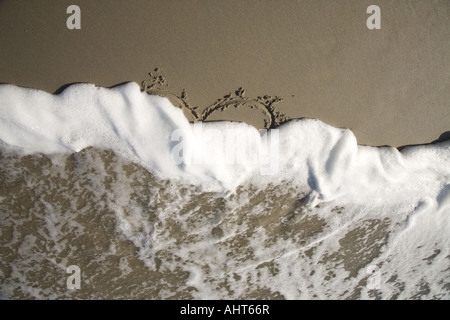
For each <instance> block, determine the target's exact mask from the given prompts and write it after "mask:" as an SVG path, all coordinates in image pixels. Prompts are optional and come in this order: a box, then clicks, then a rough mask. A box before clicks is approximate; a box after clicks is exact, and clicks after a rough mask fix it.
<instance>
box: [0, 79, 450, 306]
mask: <svg viewBox="0 0 450 320" xmlns="http://www.w3.org/2000/svg"><path fill="white" fill-rule="evenodd" d="M0 143H1V149H0V150H1V152H0V175H1V187H0V295H1V296H2V298H5V299H18V298H25V299H32V298H38V299H74V298H76V299H448V298H449V296H450V294H449V293H450V281H449V280H450V253H449V248H450V237H449V235H450V219H449V216H450V187H449V186H450V142H449V141H447V142H441V143H437V144H432V145H423V146H413V147H406V148H404V149H402V150H401V151H399V150H397V149H395V148H390V147H369V146H361V145H358V144H357V141H356V138H355V136H354V135H353V133H352V132H351V131H350V130H347V129H338V128H334V127H331V126H328V125H326V124H324V123H322V122H320V121H319V120H312V119H301V120H292V121H289V122H287V123H285V124H283V125H281V126H279V127H278V128H276V129H270V130H268V131H264V132H262V131H261V132H260V131H258V130H257V129H255V128H254V127H252V126H249V125H247V124H245V123H237V122H226V121H223V122H214V123H189V122H188V120H187V119H186V117H185V116H184V114H183V112H182V110H180V109H179V108H176V107H174V106H173V105H172V104H171V103H170V102H169V100H168V99H166V98H163V97H159V96H152V95H148V94H146V93H144V92H141V91H140V88H139V86H138V85H137V84H136V83H127V84H124V85H120V86H118V87H114V88H109V89H107V88H101V87H96V86H94V85H91V84H77V85H72V86H70V87H68V88H66V89H65V90H64V91H63V92H62V93H61V94H58V95H52V94H48V93H45V92H42V91H38V90H34V89H25V88H19V87H17V86H14V85H1V86H0ZM242 150H243V151H242ZM241 151H242V152H241ZM230 155H231V156H230ZM176 158H178V159H176ZM176 160H179V161H176ZM71 265H75V266H78V267H79V270H81V276H80V289H78V290H77V289H68V286H67V279H68V277H69V276H70V274H68V273H67V268H68V267H69V266H71Z"/></svg>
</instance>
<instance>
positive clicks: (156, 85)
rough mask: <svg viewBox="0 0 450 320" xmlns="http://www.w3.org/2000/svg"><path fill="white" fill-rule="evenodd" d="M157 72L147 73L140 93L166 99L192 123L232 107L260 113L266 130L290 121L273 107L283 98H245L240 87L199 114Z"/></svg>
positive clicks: (183, 95) (183, 93) (157, 70)
mask: <svg viewBox="0 0 450 320" xmlns="http://www.w3.org/2000/svg"><path fill="white" fill-rule="evenodd" d="M159 72H160V70H159V68H155V69H154V72H149V76H150V78H149V79H147V80H144V81H142V84H141V87H142V91H144V92H146V93H148V94H152V95H153V94H154V95H159V96H163V97H166V98H168V99H169V100H170V101H171V102H172V103H173V104H174V105H175V106H177V107H179V108H181V109H183V110H186V111H187V112H189V113H190V114H191V115H192V117H193V119H194V121H206V120H207V119H208V118H209V117H210V116H211V115H212V114H214V113H216V112H223V111H225V110H227V109H228V108H232V107H234V108H235V109H238V108H250V109H254V110H257V111H260V112H262V113H263V115H264V128H266V129H269V128H275V127H277V126H279V125H280V124H282V123H284V122H286V121H288V120H290V118H289V117H288V116H286V115H285V114H282V113H280V112H279V111H278V110H277V108H276V107H275V104H276V103H278V102H280V101H282V100H283V98H281V97H278V96H274V97H272V96H268V95H264V96H258V97H256V98H249V97H245V96H244V95H245V89H243V88H242V87H240V88H239V89H237V90H236V91H234V93H231V92H230V93H229V94H226V95H224V96H223V97H222V98H219V99H217V100H216V101H215V102H214V103H213V104H211V105H210V106H208V107H207V108H206V109H205V110H203V112H201V113H199V111H198V107H193V106H191V105H190V104H189V103H188V97H187V93H186V91H185V90H184V89H183V91H182V92H181V94H180V95H179V96H178V95H176V94H174V93H172V92H170V90H169V88H168V83H167V80H166V79H165V78H164V77H163V76H162V75H161V74H160V73H159Z"/></svg>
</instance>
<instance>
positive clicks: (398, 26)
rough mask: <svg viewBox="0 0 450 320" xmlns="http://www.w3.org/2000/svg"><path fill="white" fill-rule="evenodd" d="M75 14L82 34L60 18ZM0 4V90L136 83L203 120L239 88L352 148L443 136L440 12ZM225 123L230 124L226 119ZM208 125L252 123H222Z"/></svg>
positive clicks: (447, 27) (444, 57)
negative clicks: (324, 127) (348, 141)
mask: <svg viewBox="0 0 450 320" xmlns="http://www.w3.org/2000/svg"><path fill="white" fill-rule="evenodd" d="M71 4H76V5H78V6H80V8H81V30H68V29H67V27H66V20H67V18H68V17H69V14H67V13H66V9H67V7H68V6H69V5H71ZM371 4H374V3H372V1H365V0H363V1H359V0H338V1H316V0H314V1H312V0H310V1H264V0H258V1H256V0H255V1H245V2H242V1H224V0H220V1H191V0H190V1H147V0H145V1H144V0H142V1H138V0H130V1H118V0H96V1H91V0H89V1H87V0H77V1H75V2H74V1H66V0H61V1H52V0H33V1H1V0H0V42H1V43H2V50H0V83H13V84H16V85H19V86H25V87H32V88H38V89H42V90H45V91H48V92H51V93H54V92H56V91H58V89H59V88H61V87H62V86H63V85H65V84H68V83H73V82H89V83H95V84H98V85H100V86H113V85H116V84H119V83H122V82H124V81H135V82H138V83H141V81H142V80H145V79H147V78H148V77H149V76H148V72H150V71H152V70H154V69H155V68H156V67H158V68H159V69H160V73H161V74H163V75H164V77H165V78H166V79H167V83H168V86H167V87H166V88H165V89H166V90H167V91H168V92H171V93H173V94H175V95H181V92H182V91H183V89H184V90H185V92H186V93H187V97H188V101H189V104H190V105H191V106H198V107H199V110H204V109H205V108H207V107H208V106H211V105H212V104H214V102H215V101H216V100H217V99H218V98H222V97H224V96H225V95H227V94H228V93H230V92H231V93H233V92H234V91H235V90H237V89H238V88H240V87H242V88H244V89H245V90H246V91H245V95H246V97H249V98H256V97H258V96H264V95H269V96H279V97H281V98H283V100H282V101H281V102H280V103H277V105H276V106H277V108H278V109H279V110H280V112H282V113H285V114H286V115H288V116H290V117H308V118H318V119H320V120H322V121H324V122H326V123H328V124H331V125H333V126H336V127H347V128H351V129H352V130H353V132H354V133H355V135H356V137H357V139H358V142H359V143H360V144H369V145H392V146H401V145H406V144H420V143H427V142H431V141H433V140H436V139H437V138H439V136H440V135H441V134H443V133H444V132H448V131H449V130H450V129H449V128H450V112H449V110H450V109H449V103H450V91H449V90H448V88H449V87H450V60H449V59H448V58H449V57H450V42H449V41H448V39H450V3H449V2H448V1H446V0H442V1H422V0H417V1H381V0H379V1H376V3H375V4H377V5H378V6H379V7H380V8H381V29H380V30H369V29H367V27H366V20H367V18H368V17H369V14H367V13H366V9H367V7H368V6H369V5H371ZM233 113H234V114H233ZM214 119H216V120H219V119H240V120H247V121H249V122H250V123H252V124H255V125H257V126H259V127H261V126H262V119H263V118H262V117H259V115H258V114H256V115H255V113H248V112H240V111H238V112H232V111H227V112H224V113H221V114H215V116H214Z"/></svg>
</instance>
